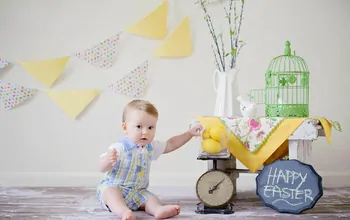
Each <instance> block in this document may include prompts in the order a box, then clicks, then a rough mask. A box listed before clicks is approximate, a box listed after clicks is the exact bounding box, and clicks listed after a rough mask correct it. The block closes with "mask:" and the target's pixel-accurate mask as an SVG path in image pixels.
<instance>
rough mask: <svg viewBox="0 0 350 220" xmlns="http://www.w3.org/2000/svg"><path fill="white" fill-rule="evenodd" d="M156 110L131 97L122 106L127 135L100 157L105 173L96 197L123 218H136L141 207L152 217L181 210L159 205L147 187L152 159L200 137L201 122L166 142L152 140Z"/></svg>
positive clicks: (154, 131) (168, 216) (170, 215)
mask: <svg viewBox="0 0 350 220" xmlns="http://www.w3.org/2000/svg"><path fill="white" fill-rule="evenodd" d="M157 121H158V111H157V109H156V108H155V107H154V105H152V104H151V103H150V102H147V101H144V100H133V101H131V102H130V103H129V104H127V105H126V107H125V108H124V113H123V119H122V128H123V130H124V132H125V134H126V137H124V138H122V139H120V141H119V142H117V143H114V144H112V145H111V146H110V148H109V151H108V152H105V153H103V154H102V155H101V156H100V161H99V170H100V171H101V172H104V173H105V176H104V178H103V180H102V181H101V183H100V185H99V186H98V189H97V199H98V201H99V202H100V203H101V205H102V206H103V207H104V208H105V209H106V210H108V211H110V212H112V213H115V214H117V215H118V216H120V217H121V218H122V219H123V220H134V219H136V217H135V215H134V214H133V211H136V210H143V211H145V212H146V213H148V214H150V215H152V216H154V217H155V218H170V217H173V216H176V215H178V214H179V213H180V207H179V206H178V205H162V204H161V203H160V201H159V200H158V198H157V197H156V196H155V195H154V194H152V193H151V192H150V191H148V190H147V188H148V185H149V173H150V168H151V162H152V160H156V159H158V158H159V156H160V155H162V154H166V153H170V152H172V151H174V150H176V149H178V148H180V147H182V146H183V145H185V144H186V143H187V142H188V141H189V140H191V138H192V137H194V136H199V135H200V134H199V132H198V131H199V130H201V129H202V127H201V126H200V125H194V126H192V127H191V128H190V129H189V130H188V131H186V132H185V133H183V134H180V135H177V136H174V137H172V138H170V139H169V140H168V141H166V142H162V141H157V140H154V136H155V133H156V128H157V127H156V125H157Z"/></svg>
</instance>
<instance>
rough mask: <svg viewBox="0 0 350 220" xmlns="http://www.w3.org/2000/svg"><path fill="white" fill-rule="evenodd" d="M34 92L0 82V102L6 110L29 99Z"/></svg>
mask: <svg viewBox="0 0 350 220" xmlns="http://www.w3.org/2000/svg"><path fill="white" fill-rule="evenodd" d="M34 92H35V90H34V89H28V88H24V87H23V86H19V85H16V84H13V83H9V82H4V81H1V80H0V101H2V102H3V103H4V105H5V108H6V109H12V108H14V107H16V106H17V105H19V104H21V103H22V102H24V101H25V100H27V99H29V98H31V97H32V96H33V95H34Z"/></svg>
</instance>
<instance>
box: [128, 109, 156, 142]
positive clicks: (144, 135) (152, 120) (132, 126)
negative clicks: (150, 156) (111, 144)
mask: <svg viewBox="0 0 350 220" xmlns="http://www.w3.org/2000/svg"><path fill="white" fill-rule="evenodd" d="M157 121H158V118H156V117H154V116H152V115H150V114H148V113H147V112H144V111H140V110H131V111H129V112H128V113H127V115H126V120H125V123H123V128H124V130H125V132H126V134H127V137H128V138H129V139H130V140H132V141H134V142H135V143H136V144H137V145H139V146H146V145H147V144H149V143H151V142H152V141H153V139H154V136H155V134H156V124H157Z"/></svg>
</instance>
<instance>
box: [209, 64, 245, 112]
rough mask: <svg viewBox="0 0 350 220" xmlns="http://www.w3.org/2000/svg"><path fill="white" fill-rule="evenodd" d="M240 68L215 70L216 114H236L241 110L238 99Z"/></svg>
mask: <svg viewBox="0 0 350 220" xmlns="http://www.w3.org/2000/svg"><path fill="white" fill-rule="evenodd" d="M238 71H239V69H237V68H233V69H230V70H227V71H225V72H221V71H219V70H215V71H214V74H213V85H214V90H215V92H216V102H215V109H214V115H215V116H219V117H229V116H234V115H235V114H236V111H237V110H238V111H239V103H238V102H237V101H236V98H233V97H237V95H238V88H237V84H236V83H235V82H236V80H235V78H236V75H237V73H238Z"/></svg>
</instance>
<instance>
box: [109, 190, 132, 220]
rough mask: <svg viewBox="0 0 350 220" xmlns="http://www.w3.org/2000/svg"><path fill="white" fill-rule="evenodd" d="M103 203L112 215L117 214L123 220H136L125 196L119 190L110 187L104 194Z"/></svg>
mask: <svg viewBox="0 0 350 220" xmlns="http://www.w3.org/2000/svg"><path fill="white" fill-rule="evenodd" d="M103 202H104V203H105V204H106V205H107V206H108V208H109V209H110V210H111V211H112V213H115V214H117V215H118V216H119V217H121V218H122V220H135V219H136V217H135V215H134V214H133V212H132V211H131V210H130V209H129V208H128V207H127V206H126V204H125V202H124V199H123V195H122V193H121V192H120V191H119V189H117V188H115V187H108V188H106V189H105V190H104V192H103Z"/></svg>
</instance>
